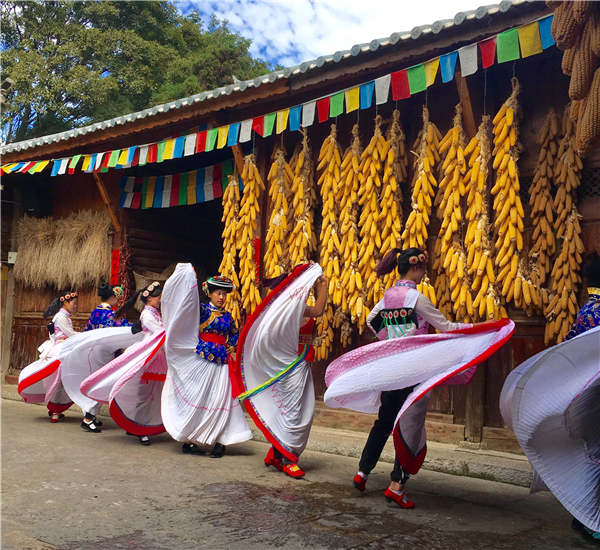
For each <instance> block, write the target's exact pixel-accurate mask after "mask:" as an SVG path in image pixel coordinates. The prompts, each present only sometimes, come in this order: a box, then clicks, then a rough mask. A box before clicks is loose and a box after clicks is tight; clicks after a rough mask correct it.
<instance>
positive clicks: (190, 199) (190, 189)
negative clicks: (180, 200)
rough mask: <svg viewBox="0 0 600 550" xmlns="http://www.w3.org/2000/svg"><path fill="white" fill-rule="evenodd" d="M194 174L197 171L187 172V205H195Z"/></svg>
mask: <svg viewBox="0 0 600 550" xmlns="http://www.w3.org/2000/svg"><path fill="white" fill-rule="evenodd" d="M196 174H197V170H194V171H192V172H188V184H187V203H188V204H196Z"/></svg>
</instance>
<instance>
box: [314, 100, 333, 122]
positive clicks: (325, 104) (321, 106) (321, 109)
mask: <svg viewBox="0 0 600 550" xmlns="http://www.w3.org/2000/svg"><path fill="white" fill-rule="evenodd" d="M330 102H331V98H330V97H324V98H323V99H319V100H318V101H317V118H318V120H319V122H325V121H326V120H329V103H330Z"/></svg>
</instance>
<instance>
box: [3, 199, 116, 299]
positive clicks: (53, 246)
mask: <svg viewBox="0 0 600 550" xmlns="http://www.w3.org/2000/svg"><path fill="white" fill-rule="evenodd" d="M109 230H110V219H109V217H108V216H107V215H106V214H102V213H96V212H91V211H89V210H83V211H81V212H77V213H76V214H73V215H71V216H69V217H68V218H63V219H58V220H56V219H53V218H31V217H29V216H25V217H23V218H22V219H21V220H20V221H19V225H18V229H17V240H18V254H17V261H16V263H15V269H14V274H15V278H16V279H17V280H18V281H20V282H22V283H24V284H25V285H27V286H30V287H33V288H40V287H43V286H47V285H48V286H53V287H55V288H60V289H63V288H67V287H69V288H72V289H76V288H80V287H83V286H86V285H90V284H94V285H95V284H98V282H99V281H100V280H101V279H105V278H106V277H107V275H108V272H109V269H110V249H111V239H110V236H109Z"/></svg>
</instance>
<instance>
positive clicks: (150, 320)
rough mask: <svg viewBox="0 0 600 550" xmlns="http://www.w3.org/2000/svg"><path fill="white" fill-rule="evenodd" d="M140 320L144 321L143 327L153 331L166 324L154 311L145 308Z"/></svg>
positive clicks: (161, 328) (162, 327) (160, 328)
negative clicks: (153, 313)
mask: <svg viewBox="0 0 600 550" xmlns="http://www.w3.org/2000/svg"><path fill="white" fill-rule="evenodd" d="M140 322H141V323H142V328H144V329H146V330H148V331H150V332H152V333H154V332H158V331H159V330H163V329H164V325H163V324H162V323H161V322H160V321H159V320H158V319H157V318H156V317H155V316H154V315H152V313H150V312H148V311H145V310H144V311H142V313H141V315H140Z"/></svg>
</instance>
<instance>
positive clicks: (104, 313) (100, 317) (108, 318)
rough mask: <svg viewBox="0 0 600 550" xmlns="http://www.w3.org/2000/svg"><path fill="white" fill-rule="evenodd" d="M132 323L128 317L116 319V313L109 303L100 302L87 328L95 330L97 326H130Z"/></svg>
mask: <svg viewBox="0 0 600 550" xmlns="http://www.w3.org/2000/svg"><path fill="white" fill-rule="evenodd" d="M130 325H131V323H130V322H129V321H127V319H121V320H120V321H115V313H114V311H113V309H112V307H110V305H108V304H104V303H103V304H100V305H99V306H97V307H96V308H95V309H94V311H92V313H90V318H89V319H88V322H87V325H86V327H85V330H94V329H97V328H108V327H128V326H130Z"/></svg>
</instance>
